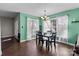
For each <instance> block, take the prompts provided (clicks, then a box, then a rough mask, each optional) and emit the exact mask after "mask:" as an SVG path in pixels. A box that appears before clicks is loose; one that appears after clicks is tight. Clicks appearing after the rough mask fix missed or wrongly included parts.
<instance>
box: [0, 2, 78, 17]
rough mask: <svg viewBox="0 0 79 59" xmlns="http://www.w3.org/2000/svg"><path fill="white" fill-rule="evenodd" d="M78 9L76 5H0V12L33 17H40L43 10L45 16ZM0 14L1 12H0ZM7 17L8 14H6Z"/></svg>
mask: <svg viewBox="0 0 79 59" xmlns="http://www.w3.org/2000/svg"><path fill="white" fill-rule="evenodd" d="M74 8H79V4H78V3H63V4H62V3H0V10H4V11H12V12H22V13H27V14H31V15H34V16H42V15H43V14H44V12H43V11H44V9H46V10H47V15H51V14H54V13H58V12H61V11H65V10H70V9H74ZM0 13H1V12H0ZM7 15H8V14H7Z"/></svg>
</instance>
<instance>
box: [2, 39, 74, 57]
mask: <svg viewBox="0 0 79 59" xmlns="http://www.w3.org/2000/svg"><path fill="white" fill-rule="evenodd" d="M7 45H9V46H8V47H6V48H5V49H3V51H2V56H72V54H73V51H72V48H73V47H71V46H68V45H65V44H61V43H57V48H56V49H54V48H53V47H52V50H50V51H47V49H46V48H45V46H44V47H43V48H40V47H38V46H36V41H35V40H30V41H27V42H23V43H18V42H16V41H15V40H14V41H12V43H11V42H10V43H7ZM4 46H6V45H4Z"/></svg>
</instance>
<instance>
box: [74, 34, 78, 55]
mask: <svg viewBox="0 0 79 59" xmlns="http://www.w3.org/2000/svg"><path fill="white" fill-rule="evenodd" d="M75 54H78V55H79V35H78V37H77V40H76V42H75V46H74V49H73V56H74V55H75Z"/></svg>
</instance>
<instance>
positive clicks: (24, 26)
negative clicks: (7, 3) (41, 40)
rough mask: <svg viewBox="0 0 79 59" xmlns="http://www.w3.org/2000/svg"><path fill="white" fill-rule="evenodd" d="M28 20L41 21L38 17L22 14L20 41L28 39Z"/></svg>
mask: <svg viewBox="0 0 79 59" xmlns="http://www.w3.org/2000/svg"><path fill="white" fill-rule="evenodd" d="M27 18H32V19H39V18H38V17H36V16H32V15H29V14H25V13H20V41H21V40H26V39H27Z"/></svg>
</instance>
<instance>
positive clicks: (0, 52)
mask: <svg viewBox="0 0 79 59" xmlns="http://www.w3.org/2000/svg"><path fill="white" fill-rule="evenodd" d="M1 54H2V51H1V19H0V55H1Z"/></svg>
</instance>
